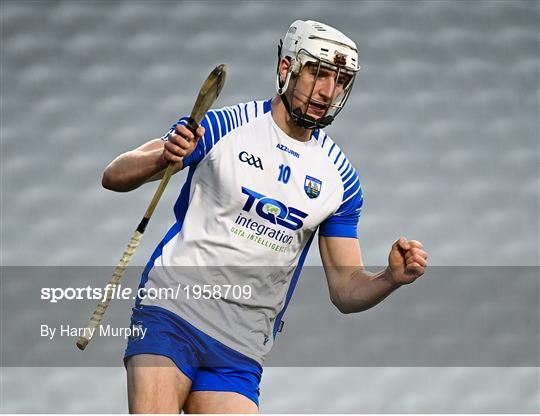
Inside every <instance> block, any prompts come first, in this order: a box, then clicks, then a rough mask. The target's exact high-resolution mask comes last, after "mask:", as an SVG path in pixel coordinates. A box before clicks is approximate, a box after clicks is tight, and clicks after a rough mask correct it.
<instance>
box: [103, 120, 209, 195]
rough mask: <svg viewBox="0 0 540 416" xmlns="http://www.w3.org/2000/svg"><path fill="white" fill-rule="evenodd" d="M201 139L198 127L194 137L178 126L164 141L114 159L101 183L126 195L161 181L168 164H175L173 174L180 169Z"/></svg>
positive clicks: (156, 140) (145, 145) (152, 142)
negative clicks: (143, 185)
mask: <svg viewBox="0 0 540 416" xmlns="http://www.w3.org/2000/svg"><path fill="white" fill-rule="evenodd" d="M203 135H204V128H203V127H199V128H198V129H197V135H196V136H194V135H193V133H191V132H190V131H189V130H188V129H187V128H186V127H185V126H182V125H178V126H177V127H176V131H175V132H173V133H171V134H170V135H169V139H168V140H167V141H165V140H161V139H154V140H150V141H148V142H146V143H145V144H143V145H142V146H140V147H138V148H136V149H134V150H131V151H129V152H126V153H123V154H121V155H120V156H118V157H117V158H116V159H114V160H113V161H112V162H111V163H110V164H109V165H108V166H107V167H106V168H105V171H104V172H103V178H102V180H101V183H102V185H103V187H104V188H107V189H110V190H112V191H117V192H128V191H132V190H133V189H136V188H138V187H139V186H141V185H142V184H144V183H146V182H150V181H155V180H157V179H161V178H162V176H163V173H164V172H165V169H166V168H167V166H168V164H169V162H174V163H176V169H175V172H174V173H176V172H178V171H180V170H181V169H182V168H183V163H182V161H183V159H184V157H186V156H188V155H190V154H191V152H193V150H194V149H195V147H196V146H197V142H198V140H199V139H200V138H201V137H202V136H203Z"/></svg>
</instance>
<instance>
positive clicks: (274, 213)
mask: <svg viewBox="0 0 540 416" xmlns="http://www.w3.org/2000/svg"><path fill="white" fill-rule="evenodd" d="M242 193H244V194H246V195H247V196H248V199H247V201H246V203H245V204H244V207H243V208H242V209H243V210H244V211H247V212H249V211H250V210H251V208H253V205H255V212H256V213H257V215H259V217H261V218H264V219H265V220H268V221H270V222H271V223H272V224H279V225H281V226H283V227H285V228H288V229H289V230H293V231H296V230H298V229H299V228H302V226H303V225H304V223H303V221H302V220H303V219H304V218H306V217H307V216H308V214H306V213H305V212H302V211H300V210H299V209H296V208H293V207H288V206H286V205H285V204H284V203H283V202H280V201H278V200H277V199H273V198H268V197H266V196H264V195H263V194H260V193H258V192H255V191H252V190H251V189H248V188H246V187H244V186H242ZM255 202H257V204H255Z"/></svg>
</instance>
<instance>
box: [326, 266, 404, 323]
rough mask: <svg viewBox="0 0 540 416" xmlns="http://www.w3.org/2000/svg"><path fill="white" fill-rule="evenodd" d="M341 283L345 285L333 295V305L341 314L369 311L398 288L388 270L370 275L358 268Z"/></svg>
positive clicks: (363, 269)
mask: <svg viewBox="0 0 540 416" xmlns="http://www.w3.org/2000/svg"><path fill="white" fill-rule="evenodd" d="M343 273H345V271H343ZM343 281H345V282H346V283H345V284H344V285H343V286H342V287H341V288H339V290H338V292H337V293H336V294H335V295H334V299H335V302H334V303H335V304H336V306H337V307H338V309H339V310H340V311H341V312H343V313H354V312H361V311H365V310H367V309H370V308H372V307H373V306H375V305H377V304H378V303H379V302H381V301H382V300H384V299H385V298H386V297H387V296H388V295H390V293H392V292H393V291H394V290H396V289H397V288H398V287H399V286H400V285H399V284H396V283H395V282H394V281H393V279H392V274H391V272H390V269H389V268H385V269H383V270H381V271H379V272H377V273H370V272H368V271H366V270H365V268H363V267H360V268H357V269H355V270H354V271H353V272H352V273H350V275H349V276H348V277H347V278H345V279H343Z"/></svg>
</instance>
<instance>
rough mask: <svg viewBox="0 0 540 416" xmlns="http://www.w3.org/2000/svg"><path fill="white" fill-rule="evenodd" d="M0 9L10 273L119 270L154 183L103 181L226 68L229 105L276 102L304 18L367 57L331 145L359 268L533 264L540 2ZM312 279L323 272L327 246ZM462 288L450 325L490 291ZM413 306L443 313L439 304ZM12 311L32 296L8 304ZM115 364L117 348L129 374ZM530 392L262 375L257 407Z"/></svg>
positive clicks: (117, 401) (6, 401)
mask: <svg viewBox="0 0 540 416" xmlns="http://www.w3.org/2000/svg"><path fill="white" fill-rule="evenodd" d="M0 4H1V6H0V7H1V9H0V16H1V56H0V58H1V90H2V92H1V94H2V100H1V110H2V112H1V164H2V168H1V197H2V199H1V211H2V235H1V239H2V241H1V243H2V248H1V256H2V265H3V266H22V265H33V266H75V265H76V266H80V265H88V266H90V265H115V264H116V263H117V260H118V258H119V256H120V254H121V252H122V250H123V249H124V246H125V245H126V243H127V241H128V238H129V236H130V235H131V232H132V230H133V228H134V227H135V226H136V223H137V221H138V220H139V219H140V217H141V215H142V214H143V212H144V209H145V208H146V206H147V204H148V202H149V200H150V198H151V195H152V194H153V191H154V189H155V186H152V185H147V186H145V187H143V188H141V189H139V190H137V191H135V192H132V193H128V194H115V193H112V192H108V191H105V190H104V189H102V188H101V185H100V180H101V172H102V170H103V168H104V167H105V166H106V165H107V164H108V162H109V161H110V160H112V159H113V158H114V157H115V156H116V155H118V154H119V153H121V152H124V151H126V150H128V149H131V148H134V147H136V146H137V145H139V144H141V143H143V142H144V141H146V140H148V139H150V138H153V137H157V136H159V135H161V134H162V133H163V132H164V131H166V130H167V129H168V127H169V126H170V124H171V123H172V122H173V121H175V120H176V119H177V118H178V116H179V115H183V114H184V113H186V112H189V110H190V109H191V105H192V102H193V99H194V97H195V94H196V93H197V90H198V88H199V85H200V83H201V82H202V80H203V79H204V78H205V76H206V75H207V73H208V72H209V70H210V69H211V68H212V67H213V66H215V65H216V64H218V63H221V62H224V63H227V64H228V66H229V75H228V81H227V83H226V85H225V88H224V91H223V94H222V97H221V98H220V100H219V103H218V104H219V105H228V104H234V103H237V102H243V101H249V100H252V99H263V98H267V97H271V96H273V94H274V73H275V66H276V45H277V41H278V40H279V38H280V37H282V36H283V35H284V33H285V31H286V29H287V27H288V25H289V24H290V23H291V22H292V21H293V20H295V19H298V18H301V19H313V20H319V21H322V22H325V23H328V24H330V25H333V26H335V27H338V28H339V29H341V30H342V31H343V32H345V33H346V34H348V35H349V36H350V37H351V38H352V39H354V40H355V41H356V42H357V45H358V46H359V50H360V63H361V65H362V70H361V71H360V73H359V75H358V78H357V83H356V85H355V90H354V91H353V94H352V97H351V99H350V101H349V103H348V105H347V107H346V108H345V110H344V111H343V112H342V113H341V114H340V116H339V117H338V119H337V120H336V122H335V125H333V126H331V127H330V128H329V129H327V130H328V132H329V133H330V134H331V135H332V136H333V137H334V139H335V140H336V141H337V142H338V143H339V144H340V145H341V147H342V148H343V149H344V150H345V151H346V153H347V154H348V156H349V158H350V159H351V160H352V161H353V163H354V164H355V166H356V168H357V170H358V172H359V174H360V176H361V180H362V184H363V190H364V195H365V204H364V209H363V216H362V218H361V220H360V225H359V235H360V240H361V243H362V248H363V256H364V260H365V261H366V262H367V263H368V264H371V265H381V264H386V257H387V253H388V250H389V247H390V245H391V243H392V241H393V240H395V239H396V238H397V237H398V236H399V235H406V236H408V237H410V238H415V239H419V240H421V241H422V242H423V243H424V244H425V246H426V247H427V248H428V249H429V251H430V254H431V264H432V265H434V266H515V267H519V266H539V248H540V247H539V231H540V230H539V177H540V175H539V166H540V163H539V84H540V83H539V57H540V51H539V45H540V43H539V34H540V23H539V22H540V20H539V19H540V6H539V2H538V1H534V0H531V1H517V0H511V1H475V2H467V1H363V2H362V1H358V2H353V1H334V2H323V1H290V2H280V1H272V2H270V1H251V2H248V1H245V2H239V1H200V2H195V1H182V2H181V1H178V2H172V1H168V2H165V1H156V2H142V1H111V2H105V1H54V2H51V1H21V0H19V1H6V0H3V1H2V2H1V3H0ZM183 177H184V175H183V174H179V175H178V176H175V177H174V178H173V179H172V181H171V184H170V185H169V187H168V189H167V190H166V193H165V195H164V198H163V199H162V201H161V203H160V205H159V207H158V209H157V211H156V213H155V215H154V217H153V219H152V222H151V224H150V226H149V229H148V231H147V233H146V235H145V237H144V239H143V243H142V245H141V247H140V248H139V249H138V252H137V254H136V257H135V259H134V264H138V265H142V264H144V263H145V262H146V261H147V259H148V257H149V255H150V253H151V251H153V249H154V247H155V244H156V243H157V242H158V241H159V240H160V239H161V237H162V235H163V233H164V231H165V230H166V229H167V228H168V226H169V225H170V224H171V222H172V220H173V215H172V209H171V207H172V204H173V202H174V200H175V199H176V196H177V193H178V190H179V188H180V186H181V185H182V183H183ZM308 264H310V265H318V264H320V261H319V259H318V250H317V248H316V247H313V248H312V250H311V253H310V256H309V258H308ZM107 278H108V276H104V277H103V279H102V280H103V282H102V281H99V282H95V284H102V283H104V282H105V280H106V279H107ZM428 278H429V276H426V279H428ZM511 278H512V276H509V279H511ZM458 282H460V284H461V282H462V281H458ZM86 283H87V282H85V284H86ZM36 284H39V282H37V283H36ZM302 284H303V285H305V282H304V283H302ZM423 284H424V283H423V282H418V283H417V284H416V285H417V287H419V288H421V287H422V285H423ZM4 285H5V282H3V286H4ZM4 287H6V286H4ZM531 288H532V290H537V289H538V286H537V285H534V284H533V285H532V286H531ZM303 289H304V287H303V286H302V285H301V286H300V287H299V289H298V290H299V291H302V290H303ZM461 290H462V291H463V292H467V293H468V294H469V295H470V296H469V298H467V299H466V300H464V299H463V297H461V296H459V293H460V291H459V290H456V291H454V292H452V296H454V298H453V299H452V302H455V308H457V309H459V308H460V307H462V306H463V307H470V306H471V305H465V304H463V305H461V304H460V302H471V297H472V302H474V299H475V297H476V299H481V298H482V295H483V293H484V291H483V288H482V287H481V286H480V285H475V284H474V282H471V284H470V285H469V286H467V287H466V288H462V289H461ZM406 293H407V295H408V296H409V297H411V298H412V301H413V302H422V305H423V307H424V308H426V309H425V310H430V308H432V310H436V309H437V305H438V303H437V302H438V301H439V300H438V299H437V297H432V298H428V299H425V298H419V299H414V290H413V289H407V292H406ZM298 295H301V293H299V294H298ZM440 295H441V294H439V296H440ZM9 296H23V293H8V292H7V291H4V290H2V297H4V299H5V298H6V297H9ZM400 296H404V295H402V294H401V293H400V292H399V291H398V292H397V293H396V294H394V295H393V296H392V297H394V298H397V300H396V302H399V297H400ZM443 296H444V294H443ZM392 297H391V298H390V299H389V300H387V302H388V303H391V302H392V301H393V299H392ZM534 299H536V303H535V302H534ZM537 299H538V296H536V297H534V296H533V303H532V305H531V307H532V314H533V315H538V313H539V310H538V303H537ZM380 310H381V311H383V310H384V307H382V308H380ZM4 312H6V311H4ZM484 312H485V311H484ZM478 313H483V312H482V311H479V312H478ZM288 314H292V315H293V317H294V301H293V303H292V306H291V308H290V310H289V312H288ZM34 315H35V321H31V322H27V321H25V322H22V323H21V327H22V328H23V329H21V330H27V331H28V330H32V326H33V325H36V323H37V322H39V310H36V311H34ZM2 319H5V315H4V318H2ZM357 319H362V316H361V315H359V316H358V317H357ZM411 325H414V322H412V323H411ZM291 329H292V328H291ZM533 335H535V334H533ZM537 335H538V334H537V333H536V336H537ZM285 336H286V334H284V337H285ZM366 337H369V334H366ZM284 339H285V338H284ZM390 340H391V338H390ZM282 341H283V340H282ZM9 342H10V340H9V339H2V343H3V344H4V345H6V344H8V343H9ZM278 346H279V342H278ZM306 348H309V346H306ZM121 353H122V352H121V351H111V354H118V357H119V365H120V359H121V358H120V357H121ZM539 385H540V380H539V371H538V364H536V366H534V367H497V368H495V367H371V368H370V367H362V368H345V367H343V368H334V367H330V368H329V367H324V368H315V367H310V368H291V367H287V368H286V367H279V368H276V367H269V368H267V369H265V374H264V376H263V383H262V397H261V411H263V412H267V413H284V412H287V413H302V412H304V413H305V412H312V413H319V412H337V413H348V412H354V413H364V412H367V413H370V412H408V413H411V412H412V413H414V412H420V413H421V412H433V413H440V412H443V413H453V412H465V413H477V412H478V413H486V412H487V413H499V412H511V413H522V412H527V413H538V412H540V402H539V401H540V398H539V393H538V388H539ZM1 390H2V400H1V402H2V405H1V406H2V408H1V410H2V411H3V412H23V413H33V412H40V413H55V412H62V413H66V412H67V413H78V412H88V413H95V412H104V413H116V412H125V411H126V409H127V407H126V393H125V381H124V370H123V368H122V367H115V368H61V367H54V368H21V367H4V368H2V387H1Z"/></svg>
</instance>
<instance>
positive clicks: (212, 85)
mask: <svg viewBox="0 0 540 416" xmlns="http://www.w3.org/2000/svg"><path fill="white" fill-rule="evenodd" d="M226 75H227V67H226V66H225V64H221V65H218V66H216V67H215V68H214V70H213V71H212V72H211V73H210V75H208V78H206V81H204V84H203V85H202V87H201V90H200V91H199V95H198V97H197V101H195V105H194V106H193V110H192V111H191V116H190V118H189V120H188V124H187V128H188V129H190V130H191V132H192V133H193V134H195V131H196V130H197V127H199V124H200V123H201V121H202V119H203V117H204V115H205V114H206V113H207V112H208V110H209V109H210V107H211V106H212V104H213V103H214V102H215V101H216V98H217V97H218V95H219V93H220V92H221V89H222V88H223V84H224V83H225V78H226ZM174 170H175V163H172V162H171V163H169V165H168V166H167V169H165V173H164V174H163V178H162V179H161V182H160V183H159V186H158V189H157V190H156V193H155V194H154V197H153V198H152V201H151V202H150V205H149V206H148V209H147V210H146V213H145V214H144V217H143V219H142V220H141V222H140V223H139V226H138V227H137V229H136V230H135V233H134V234H133V236H132V237H131V240H130V241H129V244H128V246H127V249H126V251H124V254H123V255H122V258H121V259H120V263H118V266H116V269H115V271H114V273H113V275H112V278H111V281H110V282H109V284H108V285H107V286H106V288H107V289H106V290H105V295H104V297H103V299H102V300H101V301H100V302H99V303H98V305H97V307H96V310H95V311H94V313H93V314H92V317H91V318H90V323H89V324H88V326H87V327H86V329H85V330H84V331H83V334H85V335H84V336H81V337H80V338H79V339H78V340H77V347H79V349H81V350H84V349H85V348H86V346H87V345H88V343H89V342H90V340H91V339H92V335H93V334H94V332H95V330H96V328H97V327H98V326H99V324H100V322H101V320H102V319H103V315H104V314H105V311H106V310H107V307H108V306H109V303H110V301H111V298H112V295H113V293H114V288H116V287H117V286H118V284H119V283H120V279H121V278H122V276H123V275H124V272H125V271H126V267H127V265H128V263H129V261H130V260H131V258H132V257H133V253H135V250H136V249H137V247H138V246H139V243H140V241H141V237H142V235H143V233H144V230H145V229H146V226H147V225H148V221H150V217H151V216H152V214H153V213H154V210H155V209H156V206H157V204H158V202H159V200H160V198H161V195H162V194H163V191H164V190H165V187H166V186H167V184H168V183H169V179H171V176H172V174H173V172H174Z"/></svg>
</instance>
